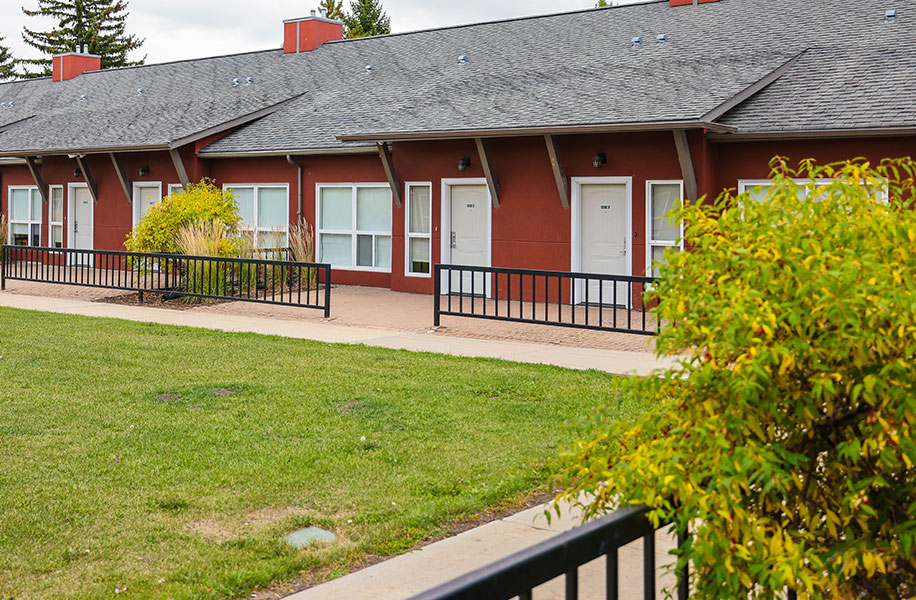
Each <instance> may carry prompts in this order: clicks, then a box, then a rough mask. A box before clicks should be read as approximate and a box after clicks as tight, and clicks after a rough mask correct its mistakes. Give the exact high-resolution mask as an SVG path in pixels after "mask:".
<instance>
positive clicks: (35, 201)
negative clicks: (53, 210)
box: [32, 190, 42, 223]
mask: <svg viewBox="0 0 916 600" xmlns="http://www.w3.org/2000/svg"><path fill="white" fill-rule="evenodd" d="M32 221H35V222H37V223H41V222H42V218H41V193H40V192H39V191H38V190H32Z"/></svg>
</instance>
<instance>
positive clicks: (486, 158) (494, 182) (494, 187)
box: [474, 137, 499, 208]
mask: <svg viewBox="0 0 916 600" xmlns="http://www.w3.org/2000/svg"><path fill="white" fill-rule="evenodd" d="M474 143H475V144H477V154H479V155H480V164H481V165H482V166H483V174H484V175H485V176H486V178H487V188H489V190H490V198H491V199H492V200H493V208H499V180H498V179H497V178H496V175H495V173H494V172H493V163H492V162H490V152H489V150H487V143H486V142H485V141H484V139H483V138H479V137H478V138H474Z"/></svg>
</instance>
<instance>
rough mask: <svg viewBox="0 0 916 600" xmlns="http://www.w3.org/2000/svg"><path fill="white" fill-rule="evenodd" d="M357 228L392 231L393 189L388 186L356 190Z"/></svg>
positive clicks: (361, 229)
mask: <svg viewBox="0 0 916 600" xmlns="http://www.w3.org/2000/svg"><path fill="white" fill-rule="evenodd" d="M356 228H357V229H358V230H360V231H384V232H391V191H390V190H389V189H388V188H359V189H357V190H356Z"/></svg>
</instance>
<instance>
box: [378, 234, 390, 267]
mask: <svg viewBox="0 0 916 600" xmlns="http://www.w3.org/2000/svg"><path fill="white" fill-rule="evenodd" d="M375 266H376V267H378V268H380V269H390V268H391V237H389V236H387V235H379V236H376V238H375Z"/></svg>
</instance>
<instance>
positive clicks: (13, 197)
mask: <svg viewBox="0 0 916 600" xmlns="http://www.w3.org/2000/svg"><path fill="white" fill-rule="evenodd" d="M10 220H11V221H28V220H29V190H10Z"/></svg>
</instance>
